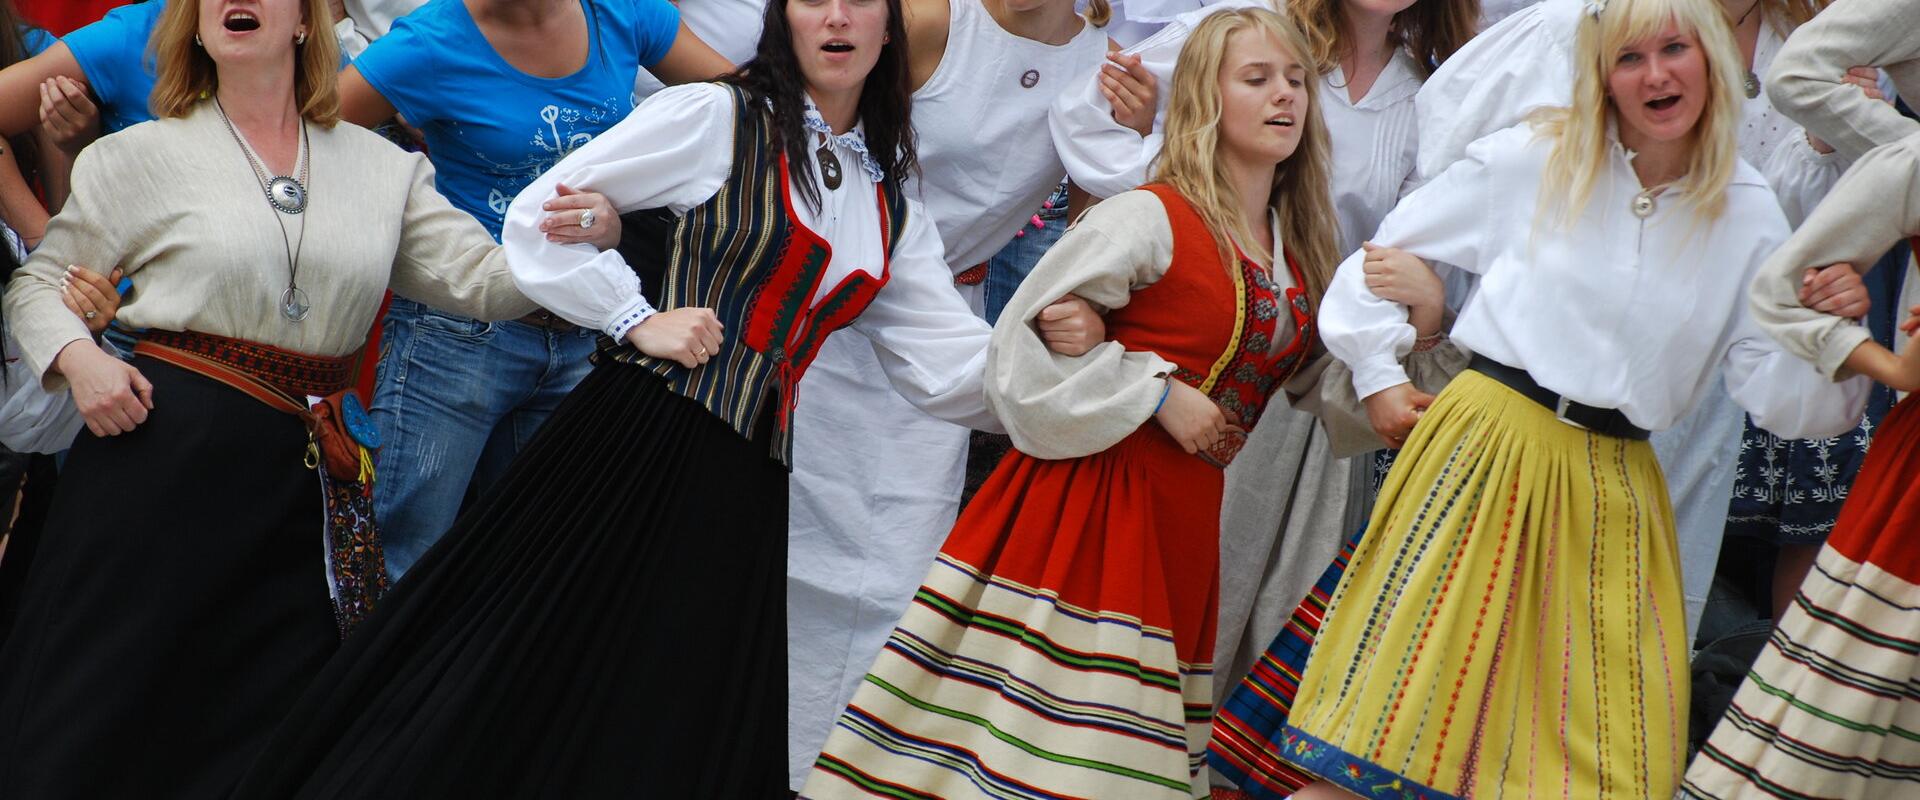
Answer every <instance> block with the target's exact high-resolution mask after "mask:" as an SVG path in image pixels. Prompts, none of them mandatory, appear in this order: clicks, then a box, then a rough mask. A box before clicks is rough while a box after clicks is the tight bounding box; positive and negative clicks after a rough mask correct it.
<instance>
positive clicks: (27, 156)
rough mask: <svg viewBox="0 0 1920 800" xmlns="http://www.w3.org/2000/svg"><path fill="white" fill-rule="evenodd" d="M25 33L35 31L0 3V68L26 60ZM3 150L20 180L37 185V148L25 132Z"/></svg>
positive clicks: (4, 0)
mask: <svg viewBox="0 0 1920 800" xmlns="http://www.w3.org/2000/svg"><path fill="white" fill-rule="evenodd" d="M28 30H37V28H34V27H33V26H31V25H27V24H25V23H24V22H23V21H22V20H21V19H20V12H19V11H18V10H17V9H15V8H14V7H13V0H0V68H5V67H11V66H13V65H15V64H18V63H20V62H22V61H25V60H27V42H26V37H25V36H24V34H25V33H26V32H27V31H28ZM7 148H8V149H9V150H11V151H12V152H13V160H14V161H16V162H19V166H20V176H21V177H23V178H26V179H27V183H28V184H30V185H32V184H37V183H38V182H39V179H40V147H39V143H38V142H36V141H35V140H34V138H33V134H32V133H31V132H28V133H22V134H20V135H19V136H9V137H7Z"/></svg>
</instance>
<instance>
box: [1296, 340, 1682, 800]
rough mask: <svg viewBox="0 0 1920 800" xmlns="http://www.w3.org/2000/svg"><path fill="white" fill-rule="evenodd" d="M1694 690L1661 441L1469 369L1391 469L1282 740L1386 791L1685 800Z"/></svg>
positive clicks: (1343, 780)
mask: <svg viewBox="0 0 1920 800" xmlns="http://www.w3.org/2000/svg"><path fill="white" fill-rule="evenodd" d="M1687 689H1688V686H1687V647H1686V627H1685V618H1684V609H1683V606H1682V604H1681V586H1680V566H1679V554H1678V550H1677V547H1676V545H1675V541H1674V530H1673V516H1672V509H1671V507H1670V506H1669V504H1668V501H1667V493H1666V484H1665V481H1664V479H1663V478H1662V476H1661V473H1660V465H1659V463H1658V462H1657V461H1655V459H1654V455H1653V449H1652V447H1650V446H1649V445H1648V444H1647V443H1646V442H1636V441H1629V440H1625V439H1617V438H1612V437H1608V436H1601V435H1599V434H1594V433H1590V432H1588V431H1585V430H1582V429H1579V428H1575V427H1573V426H1570V425H1567V424H1565V423H1562V422H1560V421H1558V420H1556V419H1555V418H1554V416H1553V414H1552V412H1550V411H1548V410H1547V409H1545V408H1543V407H1541V406H1540V405H1539V404H1537V403H1534V402H1533V401H1531V400H1528V399H1527V398H1525V397H1523V396H1521V395H1520V394H1519V393H1517V392H1514V391H1513V390H1511V389H1508V388H1507V387H1506V386H1504V385H1501V384H1500V383H1498V382H1496V381H1494V380H1492V379H1490V378H1487V377H1486V376H1484V375H1482V374H1480V373H1478V372H1474V371H1471V370H1469V371H1467V372H1464V373H1461V375H1460V376H1459V377H1457V378H1455V379H1454V380H1453V382H1452V383H1451V384H1449V385H1448V387H1447V389H1446V390H1445V391H1444V392H1442V393H1441V394H1440V396H1439V397H1438V399H1436V401H1435V402H1434V404H1433V406H1432V408H1430V409H1429V410H1428V411H1427V413H1426V415H1425V416H1424V418H1423V419H1422V420H1421V422H1420V424H1419V425H1417V426H1415V429H1414V433H1413V436H1412V437H1411V438H1410V440H1409V441H1408V443H1407V447H1406V449H1405V450H1403V451H1402V453H1401V455H1400V458H1399V460H1398V461H1397V462H1396V463H1395V465H1394V467H1393V471H1392V473H1391V474H1389V475H1388V477H1387V481H1386V485H1385V486H1384V488H1383V489H1382V491H1381V495H1380V499H1379V502H1378V504H1377V505H1375V506H1374V512H1373V517H1372V520H1371V522H1370V523H1369V525H1368V533H1367V534H1366V536H1365V538H1364V539H1363V540H1362V541H1361V543H1360V546H1359V548H1358V549H1357V550H1356V551H1355V554H1354V557H1353V560H1352V563H1351V564H1350V565H1349V567H1348V571H1347V573H1346V576H1345V578H1344V579H1343V580H1342V581H1341V582H1340V586H1339V588H1338V589H1337V590H1335V593H1334V595H1333V600H1332V605H1331V607H1330V608H1329V610H1328V612H1327V621H1326V624H1325V626H1324V627H1323V628H1322V630H1321V632H1320V639H1319V641H1318V642H1316V643H1315V645H1314V649H1313V654H1312V656H1311V658H1310V660H1309V661H1308V663H1307V670H1306V674H1305V675H1304V676H1303V678H1302V681H1301V684H1300V691H1299V695H1298V699H1297V700H1296V702H1295V704H1294V706H1293V712H1292V716H1291V719H1290V723H1291V724H1290V726H1289V727H1288V729H1287V732H1286V734H1285V736H1286V739H1285V741H1284V744H1285V746H1286V748H1287V752H1288V756H1289V757H1290V758H1291V759H1293V760H1294V761H1296V762H1297V763H1298V764H1300V766H1302V767H1304V768H1306V769H1307V770H1309V771H1311V772H1313V773H1314V774H1316V775H1319V776H1320V777H1322V778H1325V779H1327V780H1329V781H1332V782H1334V783H1336V784H1338V785H1340V786H1342V787H1344V788H1346V789H1348V790H1349V791H1353V792H1355V793H1357V794H1359V795H1361V796H1362V797H1368V798H1394V800H1408V798H1470V797H1483V798H1495V797H1508V798H1546V797H1564V798H1581V800H1594V799H1595V798H1634V800H1643V799H1644V798H1667V797H1671V796H1672V795H1673V792H1674V789H1675V787H1676V784H1677V781H1678V776H1679V774H1680V770H1681V768H1682V766H1683V763H1684V760H1685V755H1686V753H1685V747H1686V724H1687V722H1686V716H1685V711H1686V708H1687Z"/></svg>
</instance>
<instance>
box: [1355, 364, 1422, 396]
mask: <svg viewBox="0 0 1920 800" xmlns="http://www.w3.org/2000/svg"><path fill="white" fill-rule="evenodd" d="M1349 366H1352V367H1353V393H1354V394H1355V395H1357V396H1358V397H1359V398H1360V399H1361V400H1366V399H1367V398H1369V397H1372V396H1374V395H1375V394H1378V393H1379V392H1381V391H1382V390H1386V389H1391V388H1393V387H1395V386H1399V385H1400V384H1403V383H1408V382H1409V379H1408V378H1407V371H1406V369H1404V368H1402V367H1401V366H1400V359H1397V358H1394V357H1393V354H1392V353H1382V354H1380V355H1377V356H1372V357H1369V358H1368V359H1367V360H1365V361H1362V362H1360V363H1358V364H1351V365H1349Z"/></svg>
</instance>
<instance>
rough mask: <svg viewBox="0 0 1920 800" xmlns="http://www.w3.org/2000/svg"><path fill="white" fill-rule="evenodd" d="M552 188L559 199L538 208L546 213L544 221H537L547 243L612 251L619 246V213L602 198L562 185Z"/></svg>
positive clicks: (600, 195)
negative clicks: (588, 246)
mask: <svg viewBox="0 0 1920 800" xmlns="http://www.w3.org/2000/svg"><path fill="white" fill-rule="evenodd" d="M553 189H554V191H555V192H557V193H559V195H560V196H559V197H555V198H553V199H552V200H548V201H547V202H546V204H544V205H542V206H540V208H541V209H542V210H544V211H546V212H547V218H546V219H543V220H541V221H540V230H542V231H544V232H546V234H547V241H549V242H559V243H561V244H590V245H593V246H594V248H595V249H598V250H612V249H613V248H614V247H615V246H616V245H618V244H620V213H619V212H617V211H614V210H613V204H612V203H610V202H608V201H607V197H606V195H603V194H600V193H599V192H583V191H580V190H579V189H574V188H572V187H569V186H567V185H566V184H564V183H561V184H556V185H555V186H554V187H553Z"/></svg>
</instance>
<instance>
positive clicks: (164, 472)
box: [0, 357, 340, 800]
mask: <svg viewBox="0 0 1920 800" xmlns="http://www.w3.org/2000/svg"><path fill="white" fill-rule="evenodd" d="M133 365H134V366H135V367H136V368H138V369H139V370H140V372H141V373H142V374H143V375H145V376H146V377H147V379H148V380H150V381H152V382H153V386H154V389H153V398H154V409H153V412H152V413H151V414H150V415H149V416H148V417H147V421H146V422H145V423H143V424H141V425H140V426H139V427H137V428H135V429H134V430H133V431H131V432H129V433H124V434H121V435H119V436H112V437H106V438H96V437H94V436H93V435H92V434H89V433H84V432H83V433H81V435H80V438H79V440H78V441H77V442H75V443H74V446H73V449H72V450H71V451H70V452H69V454H68V457H67V463H66V468H65V470H64V471H63V473H62V474H61V476H60V483H59V487H58V489H57V490H56V491H55V495H54V498H53V503H52V509H51V511H50V515H49V517H48V519H47V523H46V526H45V528H44V529H43V536H42V538H41V540H40V544H39V550H38V552H37V553H36V554H35V556H34V559H33V563H32V569H31V570H29V571H28V573H27V575H26V581H25V585H24V586H23V587H22V590H21V596H20V611H19V616H18V618H17V620H16V626H15V628H14V630H13V633H12V635H10V636H9V637H7V639H6V643H5V646H4V647H0V797H4V798H7V800H39V799H40V798H98V797H139V798H207V797H221V796H224V795H225V794H226V792H227V791H228V790H230V789H232V788H233V785H234V782H235V781H237V780H239V778H240V775H241V773H242V772H243V771H245V770H246V768H247V765H248V764H249V763H250V762H251V761H252V759H253V757H254V754H255V753H256V752H258V750H259V748H260V747H261V745H262V744H263V743H264V742H265V741H266V739H267V736H268V735H269V734H270V733H271V732H272V731H273V728H274V725H275V724H276V723H278V722H279V721H280V718H281V717H282V716H283V715H284V714H285V713H286V712H287V709H289V708H291V707H292V706H293V703H294V701H295V700H296V699H297V698H298V697H299V696H300V693H301V692H302V691H303V690H304V689H305V688H306V687H307V684H308V682H309V681H310V680H311V679H312V677H313V676H314V675H315V674H316V673H317V672H319V670H320V668H321V666H322V665H323V664H325V663H326V661H327V657H328V656H329V655H331V654H332V653H333V652H334V650H335V649H336V648H337V647H339V645H340V634H339V631H338V629H336V628H335V627H334V621H333V619H334V618H333V603H332V601H331V600H329V599H328V597H327V577H326V562H325V559H324V558H323V557H322V556H323V552H324V544H325V539H324V533H323V532H322V530H321V520H322V511H321V489H320V480H319V478H318V476H317V475H316V474H315V473H314V471H313V470H310V469H308V468H307V467H306V466H305V464H304V463H303V460H304V455H305V452H306V445H307V432H306V428H305V427H304V426H302V425H301V423H300V420H298V419H296V418H295V417H293V416H292V415H289V414H284V413H281V412H279V411H276V410H274V409H272V408H269V407H267V406H266V405H265V404H263V403H261V402H260V401H258V400H255V399H253V398H251V397H248V396H247V395H245V394H243V393H241V392H239V391H238V390H235V389H233V388H230V387H228V386H226V385H224V384H221V383H218V382H216V381H214V380H211V379H209V378H205V377H202V376H200V375H197V374H194V373H192V372H188V371H186V370H183V369H180V368H178V367H175V366H173V365H171V364H166V363H164V362H159V361H155V360H153V359H150V358H145V357H141V358H136V359H135V360H134V362H133Z"/></svg>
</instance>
